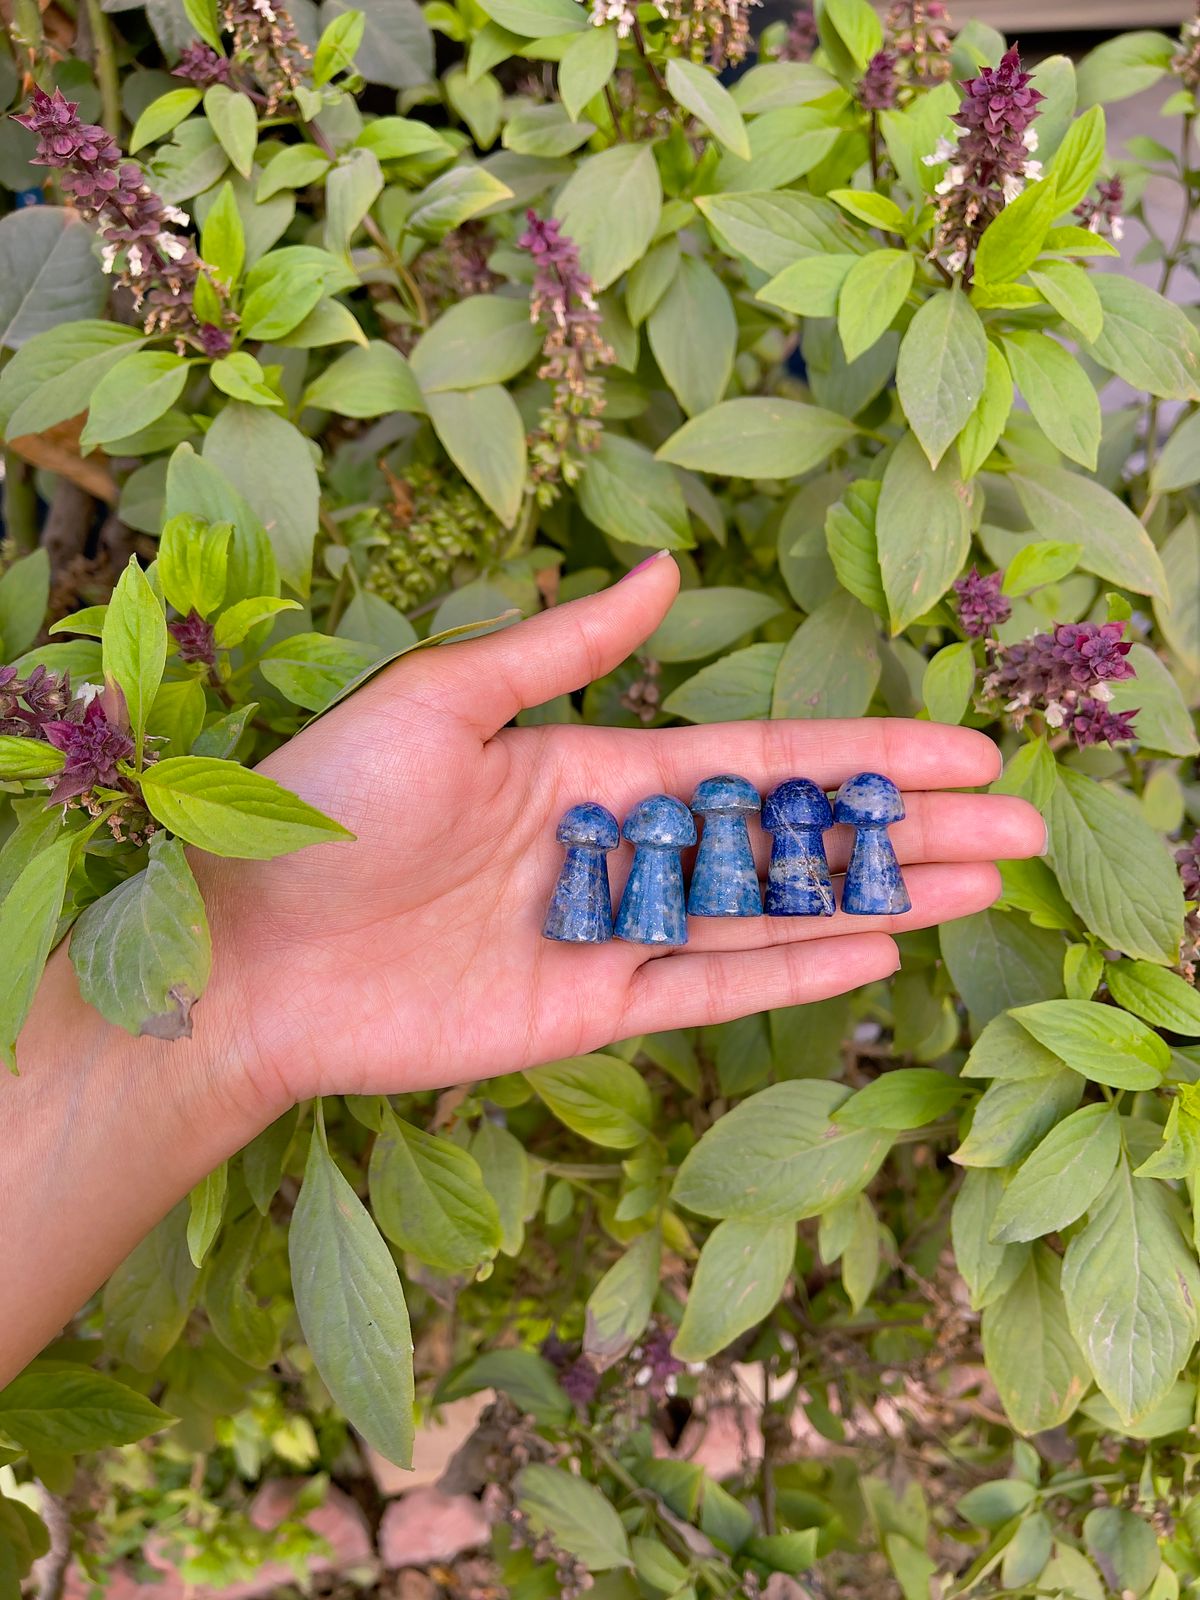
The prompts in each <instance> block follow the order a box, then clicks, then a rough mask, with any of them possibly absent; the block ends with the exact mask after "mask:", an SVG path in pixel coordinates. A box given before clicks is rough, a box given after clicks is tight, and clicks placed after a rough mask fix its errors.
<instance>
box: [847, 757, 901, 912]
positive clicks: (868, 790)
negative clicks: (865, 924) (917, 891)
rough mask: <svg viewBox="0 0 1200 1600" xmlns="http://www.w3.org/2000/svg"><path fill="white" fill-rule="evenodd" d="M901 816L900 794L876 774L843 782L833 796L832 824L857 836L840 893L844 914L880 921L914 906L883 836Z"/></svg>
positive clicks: (861, 775)
mask: <svg viewBox="0 0 1200 1600" xmlns="http://www.w3.org/2000/svg"><path fill="white" fill-rule="evenodd" d="M903 816H904V801H903V799H902V798H901V795H900V791H899V789H897V787H896V785H895V784H894V783H893V782H892V780H891V779H890V778H885V777H883V776H882V775H881V774H880V773H878V772H860V773H859V774H858V776H857V777H856V778H847V780H846V782H845V783H844V784H843V785H842V787H841V788H840V789H839V790H838V792H837V794H836V795H835V796H834V801H833V818H834V821H835V822H846V823H849V825H850V826H851V827H852V828H854V829H856V830H857V831H856V833H855V836H854V851H853V854H852V855H851V857H850V865H849V866H848V867H847V869H846V882H845V884H844V886H843V888H842V910H843V911H848V912H850V914H851V915H852V916H858V917H881V916H894V915H895V914H896V913H897V912H901V911H907V910H909V908H910V907H911V906H912V900H911V899H910V897H909V893H908V890H907V888H906V887H905V884H904V879H903V878H902V877H901V876H900V863H899V862H898V861H897V860H896V852H895V851H894V850H893V849H892V841H891V840H890V839H889V838H888V833H887V830H888V828H889V826H890V825H891V824H892V823H893V822H899V821H900V819H901V818H902V817H903Z"/></svg>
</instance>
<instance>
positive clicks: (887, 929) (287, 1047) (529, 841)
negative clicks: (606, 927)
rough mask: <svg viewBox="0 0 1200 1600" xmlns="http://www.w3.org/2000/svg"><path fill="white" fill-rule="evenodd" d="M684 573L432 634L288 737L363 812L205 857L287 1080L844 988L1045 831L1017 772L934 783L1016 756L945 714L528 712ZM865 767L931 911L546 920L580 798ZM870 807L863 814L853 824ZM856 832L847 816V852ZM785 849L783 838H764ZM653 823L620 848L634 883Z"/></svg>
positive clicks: (994, 887)
mask: <svg viewBox="0 0 1200 1600" xmlns="http://www.w3.org/2000/svg"><path fill="white" fill-rule="evenodd" d="M677 586H678V570H677V568H676V566H675V564H674V562H673V561H671V560H669V559H662V560H657V561H654V562H652V563H651V564H650V565H649V566H647V567H645V568H644V569H642V570H641V571H639V572H637V573H635V574H633V575H631V576H630V577H629V578H628V579H627V580H626V581H624V582H622V583H620V584H618V585H616V586H615V587H614V588H612V589H609V590H606V591H605V592H604V593H602V594H599V595H595V596H592V597H589V598H587V599H584V600H578V601H575V602H573V603H572V604H570V605H564V606H560V607H558V608H556V609H554V610H551V611H548V612H545V613H543V614H542V615H541V616H538V617H536V618H533V619H531V620H530V621H528V622H523V623H520V624H518V625H517V626H515V627H512V628H509V629H507V630H506V631H504V632H502V633H497V634H492V635H490V636H488V637H486V638H483V639H478V640H474V641H471V642H470V643H466V644H459V645H454V646H450V647H446V648H443V649H441V650H437V651H432V652H423V653H421V654H418V655H415V656H412V657H409V658H408V659H407V660H404V661H401V662H399V663H397V664H396V665H395V666H393V667H391V668H390V669H388V670H387V671H386V672H384V673H382V674H380V676H379V677H378V678H376V679H375V680H374V681H373V682H372V683H370V684H369V685H368V686H367V687H365V688H364V689H362V690H360V691H359V693H358V694H356V695H355V696H354V697H353V698H352V699H351V700H350V701H348V702H347V703H346V704H345V705H343V706H341V707H339V708H337V709H336V710H335V711H333V712H332V713H330V714H329V715H328V716H327V717H325V718H323V719H322V720H321V721H320V722H318V723H317V724H316V725H314V726H313V727H312V728H310V729H309V730H307V731H306V732H305V733H303V734H301V735H300V736H299V737H298V738H296V739H294V740H293V741H292V742H291V743H290V744H288V745H286V746H285V747H284V748H283V749H281V750H279V751H277V752H276V753H275V754H274V755H273V756H271V757H270V759H269V760H268V761H267V762H266V763H265V767H264V770H266V771H267V772H269V773H270V774H271V775H272V776H273V777H275V778H277V779H278V780H279V781H280V782H282V783H284V784H286V785H288V786H289V787H290V788H294V789H296V790H297V791H298V792H299V793H301V794H302V795H303V796H304V797H305V798H306V799H308V800H310V801H312V802H313V803H314V804H315V805H318V806H320V807H321V808H322V809H324V810H326V811H328V812H329V813H330V814H332V815H333V816H335V817H337V818H338V819H339V820H340V821H342V822H344V823H345V824H346V826H347V827H349V828H350V829H352V830H353V832H354V833H355V835H356V836H357V840H356V842H355V843H354V844H331V845H324V846H319V847H317V848H315V849H310V850H306V851H304V852H302V853H301V854H300V855H298V856H293V857H289V858H287V859H286V860H283V861H278V862H269V863H241V862H239V863H216V862H213V861H212V860H211V859H210V860H208V861H206V862H205V864H204V875H205V878H206V882H205V890H206V894H207V896H208V898H209V900H210V909H211V911H212V913H213V916H214V920H215V922H216V923H217V927H216V929H215V932H216V934H217V938H216V941H215V942H216V947H217V950H218V953H219V954H218V962H219V969H218V971H217V972H216V973H215V974H214V987H215V986H216V984H217V983H219V984H220V986H221V988H222V989H223V991H224V994H223V999H222V1007H221V1009H222V1012H223V1014H224V1018H225V1022H224V1026H225V1027H226V1028H227V1029H228V1030H229V1031H230V1036H231V1044H232V1039H233V1038H234V1037H235V1036H236V1038H237V1039H238V1041H239V1043H238V1054H239V1055H240V1056H241V1057H242V1058H243V1060H245V1051H246V1045H247V1043H249V1044H250V1046H251V1052H250V1060H249V1062H248V1063H247V1065H248V1067H249V1070H250V1071H251V1073H252V1075H253V1076H254V1078H255V1080H256V1082H257V1084H258V1086H259V1087H261V1088H262V1089H263V1090H264V1092H266V1093H267V1094H268V1095H270V1096H271V1097H272V1098H276V1097H277V1098H279V1099H280V1100H282V1101H284V1102H291V1101H292V1100H295V1099H297V1098H303V1097H306V1096H309V1095H312V1094H317V1093H335V1092H346V1093H351V1092H353V1093H375V1092H397V1091H401V1090H411V1089H416V1088H424V1087H430V1086H435V1085H443V1084H448V1083H453V1082H459V1081H465V1080H468V1079H472V1078H477V1077H482V1076H485V1075H491V1074H496V1073H501V1072H505V1071H511V1070H514V1069H517V1068H520V1067H527V1066H532V1065H536V1064H537V1063H539V1062H543V1061H549V1060H555V1059H558V1058H560V1057H563V1056H569V1055H574V1054H578V1053H581V1052H584V1051H588V1050H593V1049H596V1048H599V1047H601V1046H603V1045H604V1044H606V1043H609V1042H611V1041H613V1040H616V1039H620V1038H625V1037H628V1036H630V1035H633V1034H639V1033H643V1032H652V1031H655V1030H659V1029H665V1028H675V1027H687V1026H693V1025H696V1024H700V1023H711V1022H721V1021H726V1020H728V1019H730V1018H733V1017H738V1016H742V1015H745V1014H747V1013H749V1012H754V1011H762V1010H767V1009H769V1008H771V1007H774V1006H783V1005H794V1004H797V1003H800V1002H804V1001H812V1000H820V999H824V998H826V997H828V996H830V995H834V994H839V993H841V992H843V991H845V990H847V989H852V988H855V987H857V986H858V985H860V984H863V983H868V982H871V981H872V980H874V979H878V978H883V977H886V976H887V975H888V974H890V973H891V972H893V971H895V970H896V968H897V966H898V965H899V957H898V954H897V950H896V946H895V943H894V942H893V940H892V938H891V937H890V934H891V933H893V932H897V931H901V930H904V929H907V928H921V927H926V926H929V925H931V924H934V923H937V922H942V921H947V920H949V919H951V918H954V917H961V916H966V915H968V914H969V913H971V912H973V911H978V910H981V909H982V908H983V907H985V906H987V905H989V904H990V903H991V902H992V900H994V898H995V897H996V894H997V892H998V888H999V878H998V874H997V872H996V869H995V866H994V865H993V864H992V862H993V858H996V857H1000V858H1014V857H1019V856H1027V855H1032V854H1034V853H1035V852H1037V851H1038V850H1040V849H1041V848H1042V845H1043V841H1044V828H1043V823H1042V820H1041V818H1040V817H1039V816H1038V815H1037V813H1036V812H1035V811H1034V810H1033V808H1032V807H1030V806H1028V805H1026V804H1025V802H1023V801H1021V800H1016V799H1011V798H1007V797H1003V796H988V795H963V794H947V793H937V792H934V791H936V790H939V789H953V788H967V787H970V786H972V785H978V784H983V783H987V782H989V781H990V780H991V779H992V778H994V777H995V776H996V774H997V772H998V770H999V757H998V755H997V752H996V749H995V747H994V746H993V745H992V744H991V742H990V741H989V740H987V739H986V738H984V737H983V736H982V735H981V734H978V733H975V732H972V731H970V730H968V729H963V728H952V727H943V726H941V725H938V724H935V723H920V722H906V721H897V720H870V719H862V720H859V721H853V722H813V721H794V722H783V721H781V722H747V723H729V724H724V725H710V726H707V727H698V728H680V729H666V730H627V729H616V728H589V727H579V726H572V725H563V726H560V725H555V726H544V727H536V728H513V727H508V726H506V724H508V723H509V722H510V721H511V719H512V718H513V717H514V716H515V715H516V713H517V712H518V711H519V710H520V709H522V708H523V707H527V706H533V705H537V704H540V703H541V702H543V701H545V700H548V699H550V698H551V697H552V696H554V695H557V694H562V693H564V692H567V691H570V690H574V689H578V688H580V687H582V686H583V685H584V684H585V683H588V682H590V681H591V680H592V679H594V678H597V677H599V676H601V675H602V674H604V673H606V672H609V671H611V670H612V669H613V668H614V667H615V666H616V665H617V664H618V663H619V662H621V661H622V660H624V659H625V657H626V656H628V655H629V654H630V652H631V651H632V650H634V649H635V648H636V647H637V645H638V644H640V643H641V642H642V641H643V640H644V639H645V638H646V637H647V636H648V635H649V634H650V633H651V632H652V630H653V629H654V628H655V627H656V626H657V624H658V623H659V622H660V621H661V619H662V617H663V615H664V613H665V612H666V610H667V607H668V606H669V605H670V603H671V600H672V599H673V597H674V595H675V592H676V589H677ZM864 769H874V770H879V771H882V772H885V773H887V774H888V775H889V776H890V777H892V778H893V779H894V780H895V781H896V782H897V783H898V784H899V785H900V787H901V788H902V789H904V790H905V791H906V796H905V800H906V806H907V811H908V816H907V820H906V821H904V822H903V823H900V824H898V825H897V826H896V827H895V828H894V829H893V839H894V842H895V845H896V850H897V854H898V855H899V858H900V860H901V862H902V863H903V864H905V865H906V866H907V868H908V870H907V872H906V879H907V882H908V885H909V888H910V891H911V895H912V910H911V911H909V912H907V913H905V914H904V915H903V916H899V917H888V918H882V917H881V918H870V919H863V918H856V917H847V916H843V915H842V914H841V913H840V912H839V913H838V914H837V915H835V916H834V917H832V918H765V917H764V918H750V919H731V920H728V921H726V920H693V921H692V922H691V924H690V927H689V939H690V942H689V944H688V945H687V946H686V948H685V949H683V950H680V951H672V952H669V953H664V952H662V951H661V950H654V951H652V950H649V949H647V948H646V947H643V946H638V945H629V944H623V943H620V942H614V943H612V944H608V945H602V946H574V945H561V944H555V943H552V942H550V941H547V940H545V939H543V938H541V936H540V928H541V922H542V918H543V916H544V914H545V907H546V901H547V898H548V896H549V893H550V890H551V888H552V886H553V884H554V881H555V876H556V873H557V871H558V867H559V864H560V862H561V859H562V850H561V846H559V845H557V844H556V843H555V838H554V832H555V825H556V823H557V821H558V818H559V817H560V815H561V814H562V812H563V811H565V810H566V809H567V807H568V806H570V805H573V804H575V803H577V802H578V801H581V800H587V799H592V800H598V801H600V802H602V803H603V804H604V805H606V806H607V807H608V808H609V809H610V810H611V811H613V812H614V813H615V814H616V815H617V816H618V817H622V816H624V815H625V814H626V813H627V812H628V810H629V809H630V807H631V806H632V805H633V804H634V803H636V801H638V800H639V799H641V798H643V797H644V796H645V795H647V794H651V793H655V792H657V791H665V792H667V793H671V794H677V795H680V796H681V797H682V798H683V799H685V800H686V799H687V798H688V797H689V796H690V794H691V792H692V790H693V788H694V787H695V785H696V783H697V782H698V781H699V780H700V779H701V778H705V777H708V776H710V775H712V774H714V773H717V772H724V771H730V772H738V773H741V774H743V775H744V776H746V777H747V778H749V779H750V780H751V781H752V782H753V783H755V784H756V785H757V786H759V787H760V788H761V789H764V790H765V789H767V788H770V787H772V786H773V785H774V784H775V783H777V782H779V781H780V780H781V779H783V778H786V777H791V776H804V777H809V778H813V779H815V780H816V781H817V782H818V783H819V784H821V785H822V787H825V788H833V787H835V786H836V785H837V784H839V783H840V782H841V781H842V780H843V779H844V778H846V777H849V776H850V775H851V774H853V773H855V772H859V771H862V770H864ZM843 832H846V834H847V837H841V836H840V835H841V834H842V833H843ZM849 843H850V839H849V836H848V830H838V831H836V832H835V833H834V834H833V835H832V836H831V838H830V840H829V856H830V864H831V866H832V868H833V870H834V872H838V871H839V870H844V867H845V863H846V859H847V856H848V846H849ZM756 850H757V851H758V852H759V861H760V866H761V865H765V841H764V840H763V839H761V838H759V839H758V840H757V841H756ZM630 855H631V851H630V848H629V846H627V845H626V846H624V847H623V848H622V849H621V851H620V852H618V853H616V854H614V855H613V856H610V858H609V861H610V867H611V870H612V879H613V892H614V902H615V898H616V896H617V894H618V893H619V890H620V886H621V884H622V883H623V882H624V879H625V875H626V873H627V871H628V866H629V857H630Z"/></svg>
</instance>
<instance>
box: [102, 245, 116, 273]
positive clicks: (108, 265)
mask: <svg viewBox="0 0 1200 1600" xmlns="http://www.w3.org/2000/svg"><path fill="white" fill-rule="evenodd" d="M116 264H117V247H116V245H115V244H106V245H102V246H101V249H100V265H101V266H102V267H103V268H104V271H105V272H111V271H112V270H113V268H114V267H115V266H116Z"/></svg>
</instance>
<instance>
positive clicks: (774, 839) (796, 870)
mask: <svg viewBox="0 0 1200 1600" xmlns="http://www.w3.org/2000/svg"><path fill="white" fill-rule="evenodd" d="M762 825H763V828H764V829H765V830H766V832H767V833H769V834H770V835H771V862H770V865H769V867H768V868H767V915H768V916H769V917H831V916H832V915H833V913H834V910H835V909H836V902H835V900H834V896H833V883H832V881H831V880H830V877H829V863H828V861H826V859H825V841H824V839H823V838H822V834H823V833H824V832H825V829H826V828H829V827H832V826H833V808H832V807H831V806H830V804H829V801H828V800H827V799H826V797H825V792H824V790H822V789H819V788H818V787H817V785H816V784H815V783H813V782H812V781H811V779H809V778H787V779H786V780H785V781H784V782H783V783H781V784H780V785H779V786H778V788H775V789H772V790H771V793H770V794H769V795H768V796H767V798H766V799H765V800H764V801H763V808H762Z"/></svg>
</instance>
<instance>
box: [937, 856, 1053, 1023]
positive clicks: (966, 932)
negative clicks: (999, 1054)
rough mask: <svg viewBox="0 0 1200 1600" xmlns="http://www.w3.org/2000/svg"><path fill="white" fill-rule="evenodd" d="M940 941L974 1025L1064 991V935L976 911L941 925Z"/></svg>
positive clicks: (998, 914)
mask: <svg viewBox="0 0 1200 1600" xmlns="http://www.w3.org/2000/svg"><path fill="white" fill-rule="evenodd" d="M1053 881H1054V880H1053V878H1052V877H1051V878H1050V882H1051V884H1053ZM940 941H941V947H942V957H943V959H944V961H945V963H946V967H947V969H948V971H949V973H950V977H951V980H952V981H953V983H954V984H955V986H956V987H957V988H958V990H959V992H960V994H961V995H962V998H963V999H964V1001H965V1002H966V1004H967V1008H968V1010H969V1011H970V1013H971V1018H972V1021H973V1023H974V1024H975V1025H976V1026H978V1025H979V1024H980V1023H981V1022H986V1021H988V1020H990V1019H991V1018H992V1017H994V1016H995V1015H996V1014H997V1012H1000V1011H1003V1010H1005V1009H1006V1008H1007V1007H1009V1006H1017V1005H1025V1004H1029V1003H1030V1002H1033V1001H1038V1000H1045V999H1049V998H1052V997H1053V996H1056V995H1059V994H1061V993H1062V960H1063V956H1062V939H1061V937H1060V936H1059V935H1058V934H1056V933H1048V932H1046V931H1045V930H1044V929H1042V928H1037V927H1032V926H1030V924H1029V923H1028V922H1026V921H1025V920H1024V918H1022V917H1013V916H1009V915H1007V914H1006V913H1004V912H1002V911H997V910H994V909H989V910H987V911H977V912H976V913H975V914H974V915H973V916H970V917H958V918H955V920H954V921H952V922H946V923H943V925H942V928H941V932H940Z"/></svg>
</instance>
